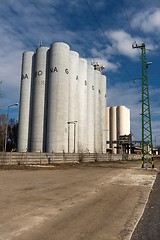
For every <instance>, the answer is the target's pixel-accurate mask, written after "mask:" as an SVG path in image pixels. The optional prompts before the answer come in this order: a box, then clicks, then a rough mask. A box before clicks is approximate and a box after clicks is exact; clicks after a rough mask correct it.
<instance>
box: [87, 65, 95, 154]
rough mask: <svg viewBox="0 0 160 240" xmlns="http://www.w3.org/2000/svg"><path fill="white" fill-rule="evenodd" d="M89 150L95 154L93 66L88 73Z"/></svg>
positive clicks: (89, 67) (89, 66) (90, 66)
mask: <svg viewBox="0 0 160 240" xmlns="http://www.w3.org/2000/svg"><path fill="white" fill-rule="evenodd" d="M87 148H88V150H89V152H90V153H94V67H93V65H91V64H88V71H87Z"/></svg>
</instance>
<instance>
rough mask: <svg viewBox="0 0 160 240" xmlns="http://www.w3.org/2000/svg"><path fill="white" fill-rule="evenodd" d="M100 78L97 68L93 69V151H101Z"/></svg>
mask: <svg viewBox="0 0 160 240" xmlns="http://www.w3.org/2000/svg"><path fill="white" fill-rule="evenodd" d="M100 80H101V73H100V71H98V70H95V71H94V86H95V90H94V94H95V95H94V121H95V122H94V129H95V130H94V134H95V135H94V140H95V152H97V153H99V152H101V151H102V140H101V135H102V134H101V97H100V96H101V92H100Z"/></svg>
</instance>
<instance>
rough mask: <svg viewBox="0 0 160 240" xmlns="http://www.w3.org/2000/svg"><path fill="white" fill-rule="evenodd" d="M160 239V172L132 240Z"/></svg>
mask: <svg viewBox="0 0 160 240" xmlns="http://www.w3.org/2000/svg"><path fill="white" fill-rule="evenodd" d="M142 239H144V240H159V239H160V174H158V175H157V178H156V181H155V183H154V185H153V189H152V191H151V193H150V196H149V200H148V203H147V205H146V208H145V211H144V214H143V215H142V218H141V220H140V221H139V223H138V225H137V227H136V229H135V231H134V233H133V236H132V238H131V240H142Z"/></svg>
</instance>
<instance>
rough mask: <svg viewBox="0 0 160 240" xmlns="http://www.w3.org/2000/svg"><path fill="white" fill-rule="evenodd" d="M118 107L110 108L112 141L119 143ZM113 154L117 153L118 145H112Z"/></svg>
mask: <svg viewBox="0 0 160 240" xmlns="http://www.w3.org/2000/svg"><path fill="white" fill-rule="evenodd" d="M116 110H117V107H116V106H113V107H110V111H109V115H110V141H117V111H116ZM111 148H112V153H114V154H116V153H117V143H112V144H111Z"/></svg>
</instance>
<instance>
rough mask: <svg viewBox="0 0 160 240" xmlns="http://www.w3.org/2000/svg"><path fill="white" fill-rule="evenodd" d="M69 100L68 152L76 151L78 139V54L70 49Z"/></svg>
mask: <svg viewBox="0 0 160 240" xmlns="http://www.w3.org/2000/svg"><path fill="white" fill-rule="evenodd" d="M69 64H70V66H69V71H70V72H69V73H70V76H69V102H68V152H70V153H73V152H77V147H78V146H77V139H78V131H77V130H78V128H77V126H78V81H79V54H78V53H77V52H75V51H70V63H69Z"/></svg>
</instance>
